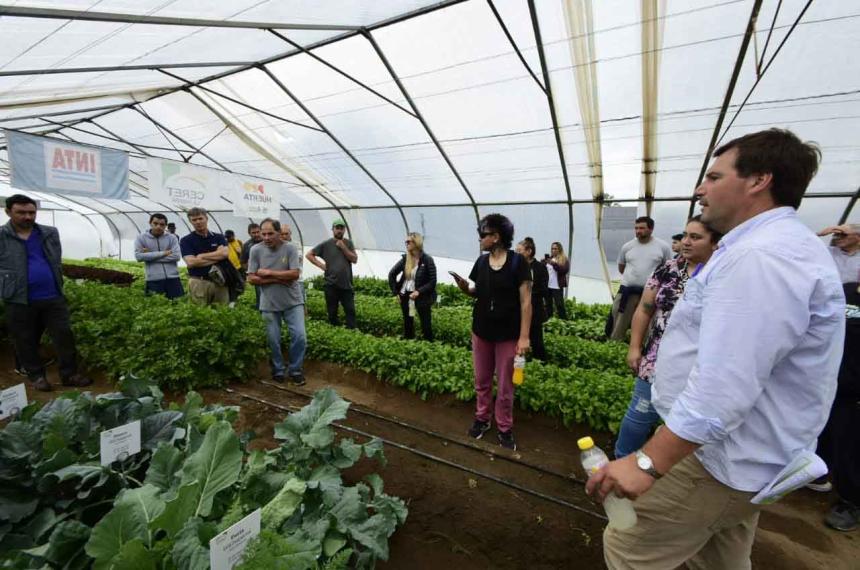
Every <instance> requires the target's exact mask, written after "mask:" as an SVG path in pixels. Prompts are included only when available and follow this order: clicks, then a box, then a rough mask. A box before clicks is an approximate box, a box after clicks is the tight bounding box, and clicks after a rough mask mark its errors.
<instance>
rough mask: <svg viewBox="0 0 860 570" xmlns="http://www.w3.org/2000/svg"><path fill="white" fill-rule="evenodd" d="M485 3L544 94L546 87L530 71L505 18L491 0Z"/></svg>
mask: <svg viewBox="0 0 860 570" xmlns="http://www.w3.org/2000/svg"><path fill="white" fill-rule="evenodd" d="M487 4H489V5H490V10H492V11H493V15H494V16H495V17H496V21H498V22H499V26H501V27H502V31H503V32H504V33H505V37H506V38H508V42H509V43H510V44H511V47H512V48H514V53H516V54H517V57H518V58H520V61H521V62H522V64H523V67H525V68H526V71H528V72H529V75H531V76H532V79H534V80H535V83H537V85H538V87H540V90H541V91H543V93H544V95H546V87H544V86H543V83H541V82H540V79H538V78H537V75H535V72H534V71H532V68H531V66H530V65H529V64H528V62H527V61H526V58H525V57H524V56H523V52H521V51H520V47H519V46H518V45H517V42H516V41H514V37H513V36H512V35H511V32H510V30H508V27H507V26H506V25H505V20H504V19H503V18H502V15H501V14H500V13H499V10H498V9H497V8H496V5H495V4H493V0H487Z"/></svg>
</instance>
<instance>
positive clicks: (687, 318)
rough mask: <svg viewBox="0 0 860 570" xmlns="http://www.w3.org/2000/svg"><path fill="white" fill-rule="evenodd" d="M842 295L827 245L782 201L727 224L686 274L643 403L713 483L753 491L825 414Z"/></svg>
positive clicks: (838, 350) (800, 446)
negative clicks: (692, 450) (689, 448)
mask: <svg viewBox="0 0 860 570" xmlns="http://www.w3.org/2000/svg"><path fill="white" fill-rule="evenodd" d="M844 337H845V297H844V295H843V293H842V285H841V283H840V281H839V275H838V274H837V272H836V268H835V267H834V265H833V261H832V260H831V259H830V254H829V252H828V251H827V248H826V247H825V246H824V244H822V243H821V241H820V240H819V239H818V238H817V237H816V236H815V235H814V234H813V233H812V232H811V231H810V230H809V229H807V228H806V226H804V225H803V223H801V222H800V220H799V219H798V217H797V214H796V212H795V211H794V210H793V209H792V208H789V207H781V208H775V209H772V210H768V211H767V212H764V213H762V214H759V215H758V216H755V217H754V218H752V219H750V220H747V221H746V222H744V223H743V224H741V225H739V226H737V227H736V228H734V229H733V230H732V231H730V232H729V233H728V234H726V235H725V237H724V238H723V239H722V240H721V241H720V244H719V248H718V249H717V251H716V252H714V255H713V256H711V259H710V261H708V263H707V264H706V265H705V266H704V268H703V269H702V270H701V271H700V272H699V274H698V275H696V276H695V277H693V278H691V279H690V280H689V281H688V282H687V287H686V289H685V290H684V297H683V299H682V300H681V301H679V302H678V304H677V305H676V306H675V309H674V311H673V312H672V316H671V318H670V319H669V324H668V326H667V328H666V332H665V334H664V335H663V340H662V342H661V343H660V350H659V352H658V353H657V367H656V374H655V379H654V384H653V389H652V390H653V393H652V401H653V403H654V407H655V408H656V409H657V412H658V413H659V414H660V416H661V417H662V418H663V420H664V421H665V422H666V425H667V426H668V427H669V429H671V430H672V432H674V433H675V434H676V435H678V436H679V437H681V438H683V439H686V440H688V441H692V442H694V443H699V444H702V447H700V448H699V449H698V450H697V451H696V456H697V457H698V458H699V460H700V461H701V462H702V465H703V466H704V467H705V469H707V470H708V472H709V473H710V474H711V475H713V476H714V477H715V478H716V479H717V480H718V481H720V482H722V483H724V484H726V485H728V486H729V487H732V488H733V489H738V490H741V491H759V490H761V489H762V488H763V487H764V486H765V485H766V484H767V483H769V482H770V481H771V479H773V478H774V477H775V476H776V475H777V474H778V473H779V471H780V470H782V468H783V467H785V466H786V465H787V464H788V463H789V462H790V461H791V459H792V458H793V457H794V456H795V455H797V454H798V453H799V452H800V451H802V450H810V451H814V450H815V444H816V438H817V437H818V434H819V433H820V432H821V430H822V429H823V428H824V424H825V423H826V422H827V416H828V414H829V412H830V405H831V403H832V402H833V397H834V395H835V393H836V375H837V373H838V371H839V362H840V359H841V358H842V347H843V342H844Z"/></svg>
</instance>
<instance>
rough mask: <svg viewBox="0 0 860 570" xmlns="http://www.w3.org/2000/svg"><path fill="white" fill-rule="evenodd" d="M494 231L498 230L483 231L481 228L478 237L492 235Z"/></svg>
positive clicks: (482, 237)
mask: <svg viewBox="0 0 860 570" xmlns="http://www.w3.org/2000/svg"><path fill="white" fill-rule="evenodd" d="M494 233H496V232H482V231H481V230H478V237H480V238H481V239H484V238H485V237H487V236H491V235H493V234H494Z"/></svg>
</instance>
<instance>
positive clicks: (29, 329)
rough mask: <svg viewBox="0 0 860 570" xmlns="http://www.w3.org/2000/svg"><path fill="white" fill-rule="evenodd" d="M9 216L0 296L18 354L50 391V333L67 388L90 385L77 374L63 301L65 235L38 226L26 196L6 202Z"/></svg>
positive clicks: (33, 378)
mask: <svg viewBox="0 0 860 570" xmlns="http://www.w3.org/2000/svg"><path fill="white" fill-rule="evenodd" d="M6 215H7V216H9V222H8V223H6V225H4V226H2V227H0V295H2V298H3V301H4V302H5V303H6V325H7V329H8V331H9V334H10V335H11V336H12V339H13V341H14V342H15V352H16V353H17V354H18V357H19V358H20V360H21V364H22V365H23V367H24V369H25V370H26V371H27V376H28V377H29V379H30V382H32V385H33V387H34V388H35V389H36V390H41V391H43V392H48V391H50V390H51V384H50V383H49V382H48V379H47V378H46V377H45V365H44V363H43V362H42V359H41V357H40V356H39V342H40V340H41V336H42V331H43V330H47V331H48V334H49V335H50V336H51V340H52V341H53V343H54V347H55V348H56V350H57V355H58V357H59V360H60V379H61V380H62V383H63V385H64V386H75V387H83V386H89V385H90V384H92V380H90V379H89V378H87V377H85V376H83V375H81V374H78V367H77V350H76V349H75V337H74V335H73V334H72V329H71V326H70V318H69V306H68V304H67V303H66V298H65V297H64V296H63V273H62V266H61V259H62V257H63V253H62V248H61V246H60V234H59V232H57V229H56V228H54V227H51V226H43V225H42V224H37V223H36V202H35V201H34V200H33V199H32V198H30V197H28V196H24V195H23V194H15V195H14V196H10V197H8V198H6Z"/></svg>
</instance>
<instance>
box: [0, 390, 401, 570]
mask: <svg viewBox="0 0 860 570" xmlns="http://www.w3.org/2000/svg"><path fill="white" fill-rule="evenodd" d="M120 389H121V391H120V392H117V393H113V394H102V395H99V396H93V395H91V394H89V393H84V394H79V393H76V392H72V393H67V394H64V395H62V396H60V397H59V398H57V399H56V400H53V401H51V402H49V403H47V404H45V405H44V406H43V405H41V404H39V403H33V404H30V405H29V406H28V407H26V408H25V409H24V410H23V412H22V413H21V415H20V417H19V418H17V419H16V420H15V421H13V422H11V423H10V424H8V425H7V426H6V427H5V428H4V429H3V430H2V431H0V459H2V465H3V469H2V470H0V482H2V490H0V498H2V501H0V567H3V568H16V569H34V570H35V569H44V568H62V569H64V570H65V569H75V570H76V569H85V568H90V567H93V568H98V569H116V570H125V569H135V570H157V569H165V568H172V569H175V570H206V569H208V568H209V556H210V552H209V540H210V539H212V538H213V537H214V536H215V535H217V534H218V533H220V532H222V531H224V530H226V529H227V528H229V527H230V526H231V525H233V524H234V523H236V522H239V521H240V520H241V519H242V518H243V517H245V516H246V515H248V514H250V513H251V512H253V511H255V510H256V509H261V513H260V515H261V529H262V532H261V534H260V536H259V538H258V539H255V540H253V541H252V542H251V543H250V544H249V545H248V548H247V549H246V551H245V553H244V558H243V560H242V562H241V564H240V566H239V567H240V568H242V569H245V570H254V569H263V568H265V569H270V568H302V569H310V570H315V569H323V568H324V569H331V570H335V569H345V568H360V569H367V568H373V567H374V565H375V562H376V561H377V560H386V559H387V558H388V539H389V537H390V536H391V535H392V534H393V533H394V531H395V529H396V528H397V527H398V526H399V525H402V524H403V522H404V521H405V520H406V516H407V509H406V505H405V504H404V502H403V501H402V500H401V499H399V498H397V497H392V496H389V495H386V494H385V493H384V491H383V482H382V479H381V478H380V477H379V476H378V475H376V474H371V475H368V476H366V477H365V481H366V483H365V482H361V483H358V484H356V485H353V486H348V485H345V484H344V482H343V479H342V478H341V471H342V470H344V469H347V468H349V467H352V466H353V465H355V464H356V463H357V462H358V461H359V460H360V459H361V458H362V457H367V458H372V459H376V460H377V461H379V462H380V463H383V464H384V461H385V457H384V455H383V448H382V442H381V441H380V440H378V439H373V440H371V441H369V442H367V443H365V444H358V443H355V442H354V441H353V440H351V439H336V438H335V432H334V429H333V428H332V426H331V424H332V422H334V421H337V420H340V419H344V418H345V417H346V414H347V410H348V408H349V403H348V402H346V401H344V400H343V399H341V398H340V397H339V396H338V395H337V394H336V393H335V392H334V391H333V390H331V389H325V390H321V391H319V392H317V393H316V394H315V395H314V398H313V401H312V402H311V403H310V404H308V405H307V406H305V407H304V408H302V409H301V410H300V411H298V412H296V413H294V414H290V415H289V416H287V417H286V419H285V420H284V421H283V422H281V423H279V424H276V426H275V438H276V439H278V440H279V441H280V442H281V444H280V445H279V446H278V447H276V448H275V449H272V450H269V451H259V450H257V451H250V452H249V451H248V449H247V443H248V441H249V440H250V439H251V438H252V436H253V434H243V435H242V436H241V437H240V436H238V435H237V434H236V433H235V431H234V430H233V426H232V423H233V422H234V421H235V420H236V419H237V417H238V410H237V409H236V408H230V407H223V406H218V405H215V406H207V407H204V406H203V400H202V398H201V397H200V395H199V394H197V393H195V392H189V393H188V394H187V395H186V398H185V404H184V405H182V406H179V405H178V404H171V406H170V408H169V409H165V408H163V407H162V394H161V391H160V390H159V389H158V387H157V386H155V384H154V383H148V382H144V381H141V380H137V379H135V378H127V379H125V380H124V381H122V382H120ZM132 421H140V422H141V451H140V452H139V453H137V454H135V455H132V456H130V457H128V458H126V459H122V460H117V461H115V462H113V463H111V464H109V465H101V464H100V461H99V441H100V433H101V432H102V431H103V430H105V429H111V428H114V427H117V426H121V425H125V424H127V423H129V422H132Z"/></svg>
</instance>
